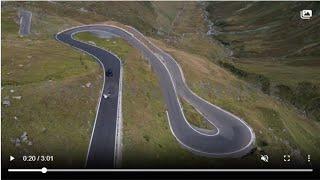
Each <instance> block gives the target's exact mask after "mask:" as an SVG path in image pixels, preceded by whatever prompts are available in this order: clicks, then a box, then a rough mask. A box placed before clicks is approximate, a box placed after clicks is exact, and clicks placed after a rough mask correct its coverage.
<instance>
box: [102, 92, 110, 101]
mask: <svg viewBox="0 0 320 180" xmlns="http://www.w3.org/2000/svg"><path fill="white" fill-rule="evenodd" d="M110 96H111V91H108V93H107V94H103V98H105V99H108V98H110Z"/></svg>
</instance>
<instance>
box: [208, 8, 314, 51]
mask: <svg viewBox="0 0 320 180" xmlns="http://www.w3.org/2000/svg"><path fill="white" fill-rule="evenodd" d="M319 8H320V3H318V2H279V3H273V2H212V3H210V4H209V5H208V6H207V8H206V9H207V11H208V12H209V15H210V16H209V17H210V19H211V20H212V21H213V22H214V24H215V27H216V29H217V30H218V31H219V32H220V33H218V34H217V35H216V38H218V39H220V40H221V41H223V42H225V43H226V44H228V45H230V46H231V48H232V49H233V50H234V51H235V56H240V57H279V56H292V55H297V56H299V55H303V56H319V55H320V54H319V52H320V51H319V50H320V49H319V48H320V46H319V45H320V44H319V41H320V36H319V31H318V29H319V28H320V23H319V22H320V18H319V17H318V16H317V15H316V14H315V16H314V17H313V18H312V19H311V20H302V19H300V10H302V9H312V10H314V12H315V13H317V12H316V10H317V9H319ZM226 9H228V12H229V13H226ZM300 51H301V52H300Z"/></svg>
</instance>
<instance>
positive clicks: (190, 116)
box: [180, 98, 214, 130]
mask: <svg viewBox="0 0 320 180" xmlns="http://www.w3.org/2000/svg"><path fill="white" fill-rule="evenodd" d="M180 103H181V105H182V107H183V112H184V114H185V116H186V117H187V120H188V122H189V123H190V124H192V125H194V126H196V127H199V128H202V129H210V130H211V129H213V127H214V126H213V125H212V124H211V123H210V122H208V121H207V120H206V119H204V117H203V116H202V115H201V114H200V113H199V112H198V111H197V110H196V109H195V108H194V107H193V106H192V105H190V104H189V103H188V102H187V101H186V100H184V99H183V98H180Z"/></svg>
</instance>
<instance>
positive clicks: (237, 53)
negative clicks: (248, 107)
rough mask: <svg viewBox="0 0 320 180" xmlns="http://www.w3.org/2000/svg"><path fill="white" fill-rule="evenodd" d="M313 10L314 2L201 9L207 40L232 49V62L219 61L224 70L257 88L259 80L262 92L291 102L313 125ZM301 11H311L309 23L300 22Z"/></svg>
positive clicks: (319, 47) (318, 47)
mask: <svg viewBox="0 0 320 180" xmlns="http://www.w3.org/2000/svg"><path fill="white" fill-rule="evenodd" d="M319 7H320V3H318V2H279V3H272V2H245V3H243V2H211V3H209V4H208V6H207V7H206V10H207V11H208V12H209V18H210V19H211V21H212V22H213V24H214V28H215V29H216V31H217V33H216V34H214V35H212V37H213V38H214V39H217V40H219V41H220V42H221V43H222V44H223V45H225V46H226V47H228V48H230V49H231V50H232V51H233V57H232V58H225V59H224V60H225V61H227V64H226V63H225V65H224V67H228V69H229V70H231V71H232V72H234V73H235V74H238V76H239V77H241V78H243V79H245V80H247V81H250V82H253V84H255V85H258V86H261V85H259V84H261V81H260V79H261V77H262V78H263V79H264V81H265V82H264V84H265V85H264V86H265V87H264V88H263V89H262V90H263V91H264V92H265V93H267V94H271V95H273V96H276V97H277V98H280V99H281V100H283V101H285V102H287V103H291V104H293V105H294V106H296V107H297V108H299V109H300V110H301V111H303V113H305V115H306V116H307V117H309V118H311V119H314V120H317V121H320V119H319V117H320V116H319V115H320V106H319V104H320V101H319V99H320V81H319V80H320V79H319V78H320V66H319V65H320V64H319V62H320V61H319V55H320V54H319V52H320V44H319V42H320V33H319V31H318V29H319V28H320V23H319V22H320V18H319V16H318V15H317V11H316V10H317V9H319ZM225 9H227V10H228V13H226V11H225ZM302 9H312V10H313V11H314V12H315V14H314V16H313V17H312V19H311V20H302V19H301V18H300V10H302ZM228 64H229V65H228ZM239 72H241V74H239ZM302 89H311V90H309V91H303V90H302Z"/></svg>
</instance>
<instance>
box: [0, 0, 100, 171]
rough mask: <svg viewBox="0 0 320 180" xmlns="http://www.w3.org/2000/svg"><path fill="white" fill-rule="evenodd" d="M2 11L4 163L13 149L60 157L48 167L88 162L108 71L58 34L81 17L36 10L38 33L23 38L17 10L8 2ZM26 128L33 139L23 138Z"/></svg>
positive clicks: (34, 22) (34, 26) (18, 153)
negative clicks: (104, 80) (7, 103)
mask: <svg viewBox="0 0 320 180" xmlns="http://www.w3.org/2000/svg"><path fill="white" fill-rule="evenodd" d="M1 16H2V26H1V27H2V34H1V35H2V39H1V51H2V59H1V76H2V79H1V92H2V93H1V98H2V102H1V103H4V101H9V103H10V105H9V106H6V105H4V104H2V111H1V125H2V153H3V154H2V155H3V156H2V158H3V160H4V161H3V162H5V163H7V160H8V155H9V154H10V155H13V156H15V157H20V156H21V155H29V154H37V155H53V156H54V162H50V163H48V164H47V165H46V167H53V166H60V167H83V165H84V161H85V157H86V153H87V148H88V143H89V139H90V134H91V130H92V124H93V121H94V117H95V112H96V104H97V102H98V92H99V91H100V89H101V85H102V76H99V75H97V74H99V73H102V72H101V70H100V68H99V65H98V64H97V63H95V61H93V60H92V59H91V58H90V57H89V56H87V55H85V54H82V53H80V52H78V51H75V50H73V49H72V48H69V47H68V46H66V45H63V44H61V43H59V42H57V41H56V40H55V39H54V38H53V37H54V36H53V35H54V34H53V33H56V32H57V30H58V29H59V28H60V27H63V26H65V25H66V23H69V24H68V25H69V26H70V25H75V24H77V22H76V21H74V20H72V19H68V18H63V17H57V16H51V15H41V16H40V14H39V13H38V12H33V20H32V30H31V31H32V32H33V33H32V34H31V35H30V36H27V37H19V35H18V29H19V25H18V24H17V22H19V21H18V20H17V9H16V8H12V7H8V6H5V7H4V8H2V11H1ZM37 23H38V24H37ZM41 25H45V26H41ZM88 84H89V85H88ZM86 85H87V86H86ZM24 132H26V133H27V137H28V139H27V141H24V142H17V141H21V136H22V135H23V134H24ZM15 162H16V163H18V162H19V161H18V160H17V161H15ZM20 165H21V164H20ZM36 166H39V167H42V166H43V165H41V163H35V164H34V167H36Z"/></svg>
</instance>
